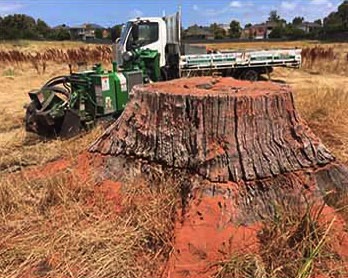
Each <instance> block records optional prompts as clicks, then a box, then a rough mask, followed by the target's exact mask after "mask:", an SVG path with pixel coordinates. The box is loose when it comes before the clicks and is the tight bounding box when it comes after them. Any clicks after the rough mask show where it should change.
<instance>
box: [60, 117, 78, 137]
mask: <svg viewBox="0 0 348 278" xmlns="http://www.w3.org/2000/svg"><path fill="white" fill-rule="evenodd" d="M80 131H81V120H80V116H79V115H78V113H77V112H75V111H73V110H67V111H66V112H65V116H64V120H63V124H62V128H61V130H60V132H59V136H60V137H63V138H70V137H74V136H75V135H77V134H79V133H80Z"/></svg>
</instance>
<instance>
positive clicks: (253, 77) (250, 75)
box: [241, 69, 259, 82]
mask: <svg viewBox="0 0 348 278" xmlns="http://www.w3.org/2000/svg"><path fill="white" fill-rule="evenodd" d="M241 79H243V80H249V81H252V82H255V81H257V80H259V73H258V71H257V70H254V69H247V70H245V71H244V72H243V73H242V75H241Z"/></svg>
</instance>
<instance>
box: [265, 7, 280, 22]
mask: <svg viewBox="0 0 348 278" xmlns="http://www.w3.org/2000/svg"><path fill="white" fill-rule="evenodd" d="M268 20H269V21H271V22H279V21H280V16H279V15H278V12H277V11H276V10H273V11H270V13H269V17H268Z"/></svg>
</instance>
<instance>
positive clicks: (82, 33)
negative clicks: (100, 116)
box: [69, 23, 105, 41]
mask: <svg viewBox="0 0 348 278" xmlns="http://www.w3.org/2000/svg"><path fill="white" fill-rule="evenodd" d="M104 29H105V28H104V27H103V26H100V25H98V24H93V23H85V24H82V25H78V26H72V27H70V28H69V31H70V35H71V39H73V40H83V41H87V40H94V39H96V30H101V32H103V30H104Z"/></svg>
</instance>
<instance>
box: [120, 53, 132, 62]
mask: <svg viewBox="0 0 348 278" xmlns="http://www.w3.org/2000/svg"><path fill="white" fill-rule="evenodd" d="M133 56H134V55H133V52H132V51H127V52H125V53H123V60H124V61H125V62H129V61H131V60H132V59H133Z"/></svg>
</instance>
